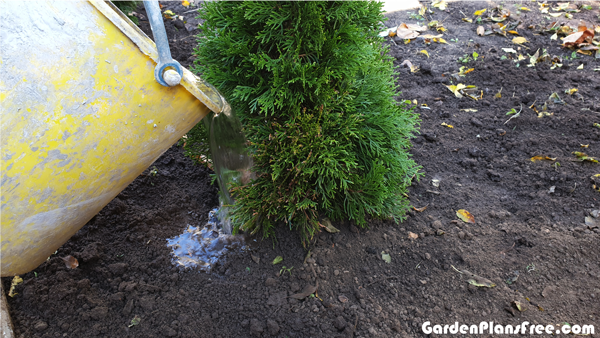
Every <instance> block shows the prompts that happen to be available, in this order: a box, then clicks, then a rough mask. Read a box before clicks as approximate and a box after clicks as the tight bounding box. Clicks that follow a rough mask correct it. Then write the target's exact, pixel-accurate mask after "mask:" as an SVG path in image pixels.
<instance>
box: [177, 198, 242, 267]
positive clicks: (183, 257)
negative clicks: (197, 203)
mask: <svg viewBox="0 0 600 338" xmlns="http://www.w3.org/2000/svg"><path fill="white" fill-rule="evenodd" d="M217 214H218V209H213V210H212V211H210V213H209V214H208V218H209V219H208V222H207V224H206V225H205V226H204V227H200V226H198V227H195V226H192V225H189V224H188V227H187V229H186V230H185V231H184V232H183V234H181V235H179V236H177V237H174V238H170V239H167V247H170V248H171V249H172V250H173V252H172V256H173V263H174V264H175V265H178V266H180V267H182V268H184V269H186V268H198V269H200V270H202V271H206V272H210V270H211V269H212V267H213V266H214V265H215V263H217V261H218V260H219V259H220V258H222V257H223V256H224V255H225V254H227V253H228V252H231V251H243V250H246V242H245V240H244V236H243V235H235V236H234V235H231V234H228V233H225V232H224V230H223V227H222V224H221V222H220V221H219V219H218V218H217Z"/></svg>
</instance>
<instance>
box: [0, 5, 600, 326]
mask: <svg viewBox="0 0 600 338" xmlns="http://www.w3.org/2000/svg"><path fill="white" fill-rule="evenodd" d="M165 5H166V6H167V8H170V7H172V10H173V11H174V12H175V13H184V12H186V11H189V10H190V8H184V7H182V6H181V5H180V3H179V2H171V3H165ZM519 5H520V6H528V7H530V8H531V9H532V11H531V12H525V11H522V12H521V13H520V15H517V14H516V10H515V8H516V7H515V6H514V4H513V3H509V4H505V8H509V9H510V10H511V12H513V16H512V17H511V20H513V19H514V20H516V19H519V20H522V21H523V25H524V27H522V28H519V29H518V31H519V33H520V34H521V35H522V36H524V37H526V38H527V40H528V41H530V42H529V43H527V44H526V46H528V47H529V48H530V49H529V50H525V49H524V48H522V49H521V50H517V52H518V53H521V54H523V55H524V56H526V57H527V60H525V61H522V62H520V63H517V62H514V61H513V60H512V59H510V58H506V59H504V58H503V57H502V56H506V55H507V53H505V52H504V51H503V50H502V48H509V47H510V48H514V49H517V48H518V47H519V46H516V45H514V44H512V43H511V42H510V39H506V38H504V37H501V36H497V35H495V36H485V37H480V36H477V34H476V28H477V24H469V23H466V22H464V21H462V18H463V17H465V14H467V15H470V16H471V17H472V15H471V14H472V13H473V12H474V11H476V10H480V9H483V8H491V7H492V5H490V4H489V3H488V2H480V3H478V2H466V3H465V2H460V3H450V4H449V8H448V10H447V11H437V10H436V13H435V14H434V18H435V19H437V20H440V21H443V25H444V27H446V28H447V29H448V31H447V32H445V33H444V39H445V40H446V41H448V42H449V44H436V43H432V44H431V45H426V44H424V43H423V41H419V40H417V41H413V42H411V43H408V44H404V42H403V41H402V40H399V41H392V39H391V38H388V39H387V40H386V43H387V44H388V45H389V46H390V53H391V55H392V56H394V57H395V58H396V65H400V64H402V62H403V61H404V60H410V61H411V63H412V64H413V65H417V66H419V67H420V71H417V72H414V73H413V72H411V71H410V69H409V68H405V67H400V68H398V76H397V84H398V85H399V96H398V100H411V101H412V100H417V102H418V105H419V106H421V104H426V105H427V106H421V107H422V108H429V109H420V108H417V110H416V111H417V112H418V113H420V114H421V117H422V123H421V131H422V134H421V135H420V136H419V137H417V138H416V139H415V140H414V147H413V149H412V151H411V152H412V154H413V156H414V158H415V160H416V161H417V162H418V163H419V164H420V165H422V166H423V172H424V174H425V176H424V177H423V178H422V179H421V180H420V181H415V182H414V183H413V185H412V186H411V188H410V194H409V196H410V200H411V202H412V204H413V205H414V206H415V207H416V208H422V207H425V206H426V209H425V210H423V211H421V212H419V211H416V210H413V211H411V212H410V214H409V217H408V220H407V221H405V222H403V223H401V224H394V223H393V222H384V221H372V222H371V223H370V224H369V229H368V230H362V229H360V230H359V229H357V228H356V227H355V226H353V225H352V224H351V223H348V222H342V223H335V224H334V226H336V227H337V228H339V229H340V230H341V232H340V233H337V234H329V233H322V234H320V235H319V236H317V238H316V240H315V243H314V245H313V246H312V247H311V248H310V256H308V257H307V251H306V250H304V249H303V248H302V246H301V244H300V240H299V238H298V237H297V235H295V234H293V233H290V232H288V231H285V229H280V230H279V231H278V233H277V236H278V237H277V241H271V240H264V241H263V240H260V239H256V240H254V239H251V240H250V242H251V244H253V248H252V250H249V251H247V252H239V253H235V254H231V255H229V256H228V257H227V258H226V259H224V260H222V261H221V262H220V263H219V264H218V265H217V266H216V267H215V268H214V269H213V270H212V272H211V273H204V272H199V271H194V270H187V271H180V269H179V268H177V267H176V266H175V265H173V264H172V259H171V252H170V250H169V249H168V248H167V246H166V244H167V239H168V238H172V237H174V236H177V235H179V234H181V233H182V232H183V231H184V230H185V229H186V228H187V225H188V224H189V225H192V226H203V224H205V223H206V221H207V217H208V213H209V211H210V210H211V209H212V208H214V207H215V206H216V205H217V202H218V201H217V197H216V192H217V190H216V188H215V187H214V186H212V185H211V184H210V182H211V178H210V176H209V174H210V172H209V171H208V170H207V169H205V168H203V167H202V166H198V165H193V163H192V162H191V160H189V159H188V158H185V157H184V156H183V152H182V150H181V148H179V147H177V146H174V147H173V148H171V149H170V150H169V151H167V152H166V153H165V154H164V155H163V156H162V157H161V158H160V159H159V160H157V162H156V163H155V164H153V165H152V166H151V167H150V168H149V170H147V171H146V172H144V173H143V174H142V175H141V176H140V177H139V178H137V179H136V180H135V181H134V182H133V183H132V184H131V185H130V186H129V187H128V188H127V189H126V190H125V191H123V192H122V193H121V194H120V195H119V196H118V197H117V198H116V199H115V200H114V201H112V202H111V203H110V204H109V205H107V206H106V207H105V208H104V209H103V210H102V211H101V212H100V213H99V214H98V215H97V216H96V217H94V219H92V220H91V221H90V222H89V223H88V224H87V225H86V226H84V227H83V228H82V229H81V230H80V231H79V232H78V233H77V234H76V235H75V236H74V237H73V238H71V239H70V240H69V242H67V243H66V244H65V245H64V246H63V247H61V248H60V249H59V250H58V252H57V253H56V254H55V255H53V256H51V257H50V258H49V260H48V261H47V262H46V263H44V264H42V265H41V266H40V267H38V268H37V269H36V270H35V273H34V272H31V273H28V274H26V275H23V276H22V277H23V279H24V280H25V281H24V283H23V284H21V285H19V286H18V287H17V289H16V291H17V292H18V293H19V295H17V296H16V297H14V298H9V306H10V309H11V316H12V319H13V321H14V323H15V331H16V334H17V337H62V336H69V337H90V336H100V337H164V336H167V337H268V336H278V337H336V336H340V337H349V336H353V335H354V336H362V337H398V336H400V337H403V336H406V337H414V336H419V335H422V331H421V325H422V324H423V322H425V321H430V322H431V323H433V324H453V323H454V322H455V321H458V322H459V323H461V324H479V323H480V322H481V321H488V322H489V321H493V322H494V323H500V324H502V325H508V324H512V325H515V326H516V325H518V324H520V323H522V322H524V321H528V322H529V323H531V324H541V325H544V326H546V325H548V324H557V323H564V322H568V323H571V324H580V325H583V324H595V325H596V332H597V331H598V324H599V323H600V321H599V318H600V307H598V298H599V297H600V265H599V264H600V250H598V247H599V246H600V229H599V228H598V227H595V226H594V225H586V224H585V222H584V219H585V217H586V216H590V213H592V212H593V210H598V209H600V201H598V198H599V197H600V195H599V194H598V192H596V191H594V189H593V188H592V184H593V182H592V180H591V179H590V177H592V176H593V175H595V174H598V173H600V165H599V164H595V163H588V162H580V161H576V158H575V156H574V155H573V154H572V152H574V151H583V152H586V153H587V154H588V155H590V156H594V157H600V148H599V147H600V128H595V127H593V126H592V125H593V123H595V122H598V123H600V94H599V93H600V76H599V75H600V73H598V72H594V71H593V69H594V68H598V67H600V62H599V61H598V59H594V58H593V57H590V56H580V57H578V58H576V59H573V60H571V59H570V57H569V60H566V62H564V64H563V67H562V68H557V69H550V64H540V65H537V66H535V67H527V64H528V59H529V58H528V56H527V55H526V54H525V53H527V52H529V53H530V54H532V53H534V52H535V51H536V50H537V49H538V48H546V49H547V51H548V54H550V55H557V56H561V57H563V58H564V56H570V55H571V53H572V51H571V50H567V49H564V48H562V47H560V46H559V43H558V42H557V41H551V40H550V35H549V34H542V35H538V33H537V32H536V31H534V30H529V29H527V26H529V25H532V24H540V23H541V21H542V19H543V18H544V17H543V16H540V14H539V11H538V9H537V5H536V3H531V2H529V1H527V2H523V3H522V4H519ZM140 13H143V11H140ZM414 13H416V11H412V12H411V13H409V12H395V13H390V14H388V17H389V20H388V21H387V22H386V25H387V26H389V27H393V26H396V25H399V24H401V23H403V22H406V23H418V22H421V23H423V22H422V21H419V20H417V19H415V17H414ZM599 14H600V13H599V12H598V8H597V3H596V4H594V10H593V11H582V12H580V13H574V14H573V16H574V19H573V20H579V19H584V20H586V21H587V22H589V23H595V24H598V22H597V17H598V15H599ZM183 15H184V17H185V18H186V20H192V18H194V17H195V16H196V14H195V13H187V14H183ZM552 20H553V21H565V22H566V21H569V20H567V19H565V18H564V16H563V17H562V18H559V19H554V18H553V19H552ZM545 21H546V22H548V20H545ZM183 24H184V25H183V27H184V28H185V27H186V26H185V23H183ZM485 24H487V23H484V25H485ZM178 25H179V26H181V24H179V23H178ZM141 26H142V28H143V29H145V30H146V31H148V26H147V22H145V21H143V20H142V22H141ZM166 26H167V30H168V33H169V36H170V39H171V40H170V43H171V48H172V50H173V56H174V57H175V58H176V59H178V60H179V61H181V62H182V64H183V65H185V66H187V65H189V62H191V61H192V60H193V57H192V54H191V52H192V50H193V48H194V46H195V42H194V40H195V38H194V37H193V36H192V35H193V34H195V33H197V31H196V30H195V28H194V27H191V28H190V29H189V30H188V29H185V30H184V29H181V28H177V26H176V25H175V24H174V23H172V22H167V24H166ZM171 26H172V27H171ZM175 28H176V29H175ZM188 37H189V38H188ZM451 39H458V41H456V42H451ZM424 49H425V50H427V51H428V53H429V58H427V56H425V55H424V54H423V53H419V51H421V50H424ZM473 51H477V53H478V54H479V58H478V60H476V61H473V60H472V61H469V62H467V63H462V62H457V60H458V58H459V57H463V56H464V55H465V54H470V55H472V53H473ZM512 57H513V58H514V57H515V56H514V55H513V56H512ZM517 64H520V66H519V67H517V66H516V65H517ZM581 64H583V65H584V68H583V70H581V69H578V67H579V66H580V65H581ZM460 66H466V67H467V68H474V70H473V71H472V72H470V73H468V74H467V75H466V76H465V77H464V78H461V79H460V83H463V84H468V85H476V86H477V87H478V88H480V90H482V91H483V97H482V98H480V99H479V100H477V101H474V100H471V99H469V98H466V97H465V98H462V99H459V98H457V97H455V95H454V94H453V93H452V92H450V91H449V90H448V89H447V88H446V86H445V85H449V84H450V78H451V75H452V73H456V72H458V71H459V67H460ZM457 82H458V81H454V84H456V83H457ZM500 88H503V89H502V98H494V94H496V93H497V92H498V91H499V90H500ZM572 88H577V89H578V91H577V93H578V94H579V95H581V98H580V97H578V96H575V95H568V94H565V93H564V91H565V90H566V89H572ZM554 92H556V93H558V94H559V96H560V98H561V99H563V100H564V101H565V104H553V105H551V106H549V108H548V111H550V112H552V113H553V114H554V115H552V116H546V117H542V118H538V117H537V114H536V113H535V112H534V111H533V110H532V109H529V108H527V107H529V106H530V105H531V104H533V103H534V102H536V106H537V107H538V109H539V108H541V106H542V105H543V102H544V101H546V100H547V99H548V97H549V96H550V95H551V94H552V93H554ZM520 106H523V107H524V108H523V112H522V113H521V115H520V116H519V117H517V118H514V119H512V120H511V121H510V122H508V123H505V121H506V120H507V119H508V118H509V117H510V116H507V115H506V113H507V112H508V111H510V110H511V109H512V108H515V109H517V111H518V110H519V107H520ZM465 109H474V110H477V111H476V112H475V111H465ZM442 123H445V124H448V125H452V126H453V128H449V127H447V126H443V125H442ZM581 145H588V148H581ZM538 155H542V156H548V157H551V158H556V160H555V161H537V162H532V161H531V160H530V159H531V158H532V157H534V156H538ZM557 162H558V163H560V165H557V164H555V163H557ZM154 169H155V170H156V171H155V173H156V174H153V172H154ZM458 209H466V210H468V211H469V212H470V213H471V214H472V215H473V216H474V218H475V223H474V224H473V223H464V222H463V221H461V220H459V219H458V217H457V216H456V211H457V210H458ZM420 210H421V209H420ZM382 252H385V253H386V254H389V255H390V259H391V263H386V262H385V261H384V260H383V259H382ZM67 255H73V256H74V257H76V258H77V259H78V260H79V263H80V265H79V267H78V268H76V269H73V270H71V269H67V268H66V267H65V264H64V262H63V261H62V260H61V258H60V257H64V256H67ZM277 256H282V257H283V262H282V263H280V264H278V265H273V264H272V261H273V259H275V257H277ZM282 266H285V267H286V269H282ZM453 267H455V268H457V269H459V270H468V271H470V272H472V273H474V274H476V275H478V276H481V277H483V278H487V279H489V280H491V282H493V283H494V284H496V286H495V287H493V288H487V287H477V286H473V285H471V284H469V283H467V281H466V280H467V278H466V277H465V275H464V274H463V275H461V274H460V273H458V272H457V271H455V270H454V268H453ZM288 269H289V270H288ZM516 276H518V277H517V278H516V279H515V277H516ZM2 281H3V283H4V286H5V287H6V289H8V286H9V285H10V278H3V279H2ZM316 285H318V289H317V293H316V294H315V297H311V296H309V297H306V298H303V299H297V298H299V296H297V297H292V296H294V295H298V294H301V293H302V291H303V289H305V288H306V287H307V286H308V287H310V286H313V287H314V286H316ZM309 291H310V290H309ZM515 301H517V302H521V304H524V305H525V306H526V307H527V310H526V311H524V312H520V311H518V310H517V308H516V307H515V306H514V302H515ZM134 318H139V324H137V325H134V326H131V327H130V325H131V323H132V322H131V321H132V319H134ZM597 334H598V333H596V335H597Z"/></svg>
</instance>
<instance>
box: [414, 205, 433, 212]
mask: <svg viewBox="0 0 600 338" xmlns="http://www.w3.org/2000/svg"><path fill="white" fill-rule="evenodd" d="M428 205H429V204H428ZM413 209H414V210H415V211H418V212H423V211H425V209H427V205H426V206H424V207H422V208H415V207H414V206H413Z"/></svg>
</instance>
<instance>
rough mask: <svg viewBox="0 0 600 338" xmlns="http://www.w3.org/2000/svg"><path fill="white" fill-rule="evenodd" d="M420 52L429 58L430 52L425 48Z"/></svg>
mask: <svg viewBox="0 0 600 338" xmlns="http://www.w3.org/2000/svg"><path fill="white" fill-rule="evenodd" d="M419 53H422V54H425V55H427V58H428V59H429V53H428V52H427V51H426V50H425V49H423V50H421V51H420V52H419Z"/></svg>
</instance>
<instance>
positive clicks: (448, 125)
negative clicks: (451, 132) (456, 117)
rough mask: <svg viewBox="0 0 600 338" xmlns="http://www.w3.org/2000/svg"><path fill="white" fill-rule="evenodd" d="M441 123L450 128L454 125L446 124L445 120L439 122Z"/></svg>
mask: <svg viewBox="0 0 600 338" xmlns="http://www.w3.org/2000/svg"><path fill="white" fill-rule="evenodd" d="M441 125H442V126H444V127H448V128H450V129H452V128H454V126H453V125H451V124H447V123H446V122H442V124H441Z"/></svg>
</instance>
